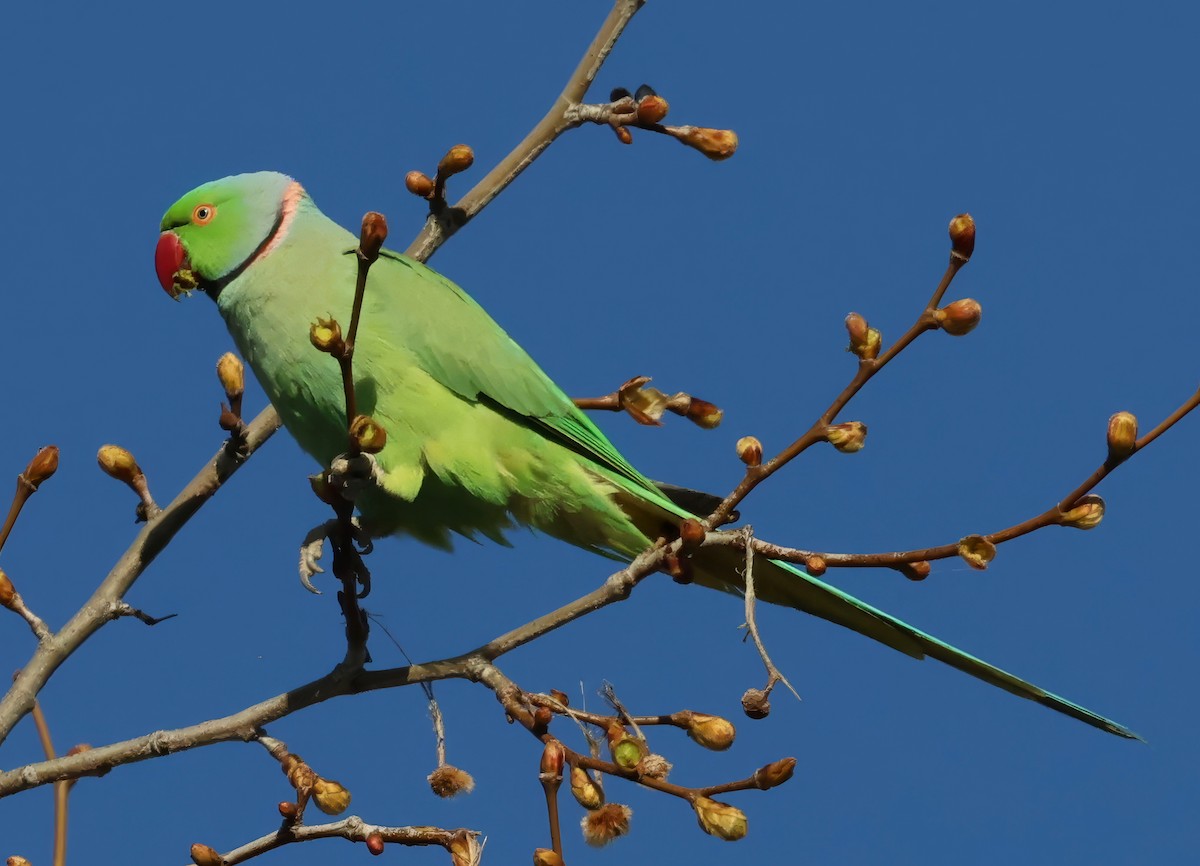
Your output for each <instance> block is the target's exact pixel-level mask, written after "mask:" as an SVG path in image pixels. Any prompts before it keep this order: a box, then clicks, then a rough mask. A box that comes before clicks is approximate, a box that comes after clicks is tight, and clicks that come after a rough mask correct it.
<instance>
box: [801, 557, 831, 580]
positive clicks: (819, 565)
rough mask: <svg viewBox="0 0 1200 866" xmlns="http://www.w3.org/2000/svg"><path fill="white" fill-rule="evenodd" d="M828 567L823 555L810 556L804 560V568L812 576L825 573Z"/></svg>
mask: <svg viewBox="0 0 1200 866" xmlns="http://www.w3.org/2000/svg"><path fill="white" fill-rule="evenodd" d="M828 567H829V566H827V565H826V564H825V557H823V556H810V557H809V558H808V559H807V560H805V562H804V570H805V571H807V572H808V573H809V574H810V575H812V576H813V577H820V576H821V575H822V574H824V573H825V571H826V570H827V569H828Z"/></svg>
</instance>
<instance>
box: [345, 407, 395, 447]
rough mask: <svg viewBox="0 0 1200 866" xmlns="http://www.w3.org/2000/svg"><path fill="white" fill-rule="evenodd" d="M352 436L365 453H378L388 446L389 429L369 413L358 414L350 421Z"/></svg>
mask: <svg viewBox="0 0 1200 866" xmlns="http://www.w3.org/2000/svg"><path fill="white" fill-rule="evenodd" d="M350 436H351V438H352V439H354V444H355V445H357V446H358V450H359V451H361V452H363V453H364V454H378V453H379V452H380V451H382V450H383V449H384V447H386V446H387V430H385V429H384V428H383V426H382V425H381V424H380V423H379V422H378V421H376V420H375V419H374V418H371V417H369V416H367V415H356V416H355V418H354V420H353V421H352V422H351V423H350Z"/></svg>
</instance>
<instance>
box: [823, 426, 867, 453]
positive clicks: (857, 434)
mask: <svg viewBox="0 0 1200 866" xmlns="http://www.w3.org/2000/svg"><path fill="white" fill-rule="evenodd" d="M825 438H826V439H828V440H829V444H830V445H832V446H833V447H834V448H836V449H837V450H838V451H841V452H842V453H843V454H853V453H854V452H855V451H861V450H862V449H863V446H864V445H866V444H867V425H866V424H864V423H863V422H861V421H847V422H846V423H845V424H832V425H830V426H829V427H826V428H825Z"/></svg>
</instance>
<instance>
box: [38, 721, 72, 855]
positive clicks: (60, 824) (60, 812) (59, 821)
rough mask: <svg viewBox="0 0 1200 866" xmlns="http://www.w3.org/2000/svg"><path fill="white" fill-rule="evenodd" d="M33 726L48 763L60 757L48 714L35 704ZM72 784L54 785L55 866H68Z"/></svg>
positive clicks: (66, 782) (60, 783) (57, 783)
mask: <svg viewBox="0 0 1200 866" xmlns="http://www.w3.org/2000/svg"><path fill="white" fill-rule="evenodd" d="M32 715H33V725H34V727H35V728H37V734H38V740H39V741H40V742H41V744H42V751H43V752H45V754H46V760H47V761H53V760H54V759H55V758H56V757H58V753H57V752H55V751H54V741H53V740H52V739H51V737H50V725H49V724H47V722H46V714H45V713H43V712H42V705H41V704H40V703H39V702H37V701H34V702H33V710H32ZM71 784H72V783H71V782H70V781H65V780H64V781H62V782H55V783H54V866H66V862H67V811H68V810H67V806H68V801H69V800H70V796H71Z"/></svg>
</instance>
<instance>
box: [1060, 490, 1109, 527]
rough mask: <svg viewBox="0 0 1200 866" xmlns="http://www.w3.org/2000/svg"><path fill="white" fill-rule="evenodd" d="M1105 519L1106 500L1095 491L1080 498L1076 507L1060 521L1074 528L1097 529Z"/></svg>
mask: <svg viewBox="0 0 1200 866" xmlns="http://www.w3.org/2000/svg"><path fill="white" fill-rule="evenodd" d="M1103 519H1104V500H1103V499H1101V498H1100V497H1099V496H1097V495H1096V494H1094V493H1089V494H1088V495H1087V496H1084V497H1082V498H1080V499H1079V500H1078V501H1077V502H1076V503H1075V507H1074V508H1072V509H1070V510H1069V511H1067V512H1065V513H1064V514H1063V516H1062V517H1061V518H1060V520H1059V523H1061V524H1062V525H1063V526H1070V527H1071V528H1072V529H1095V528H1096V527H1097V526H1099V525H1100V521H1101V520H1103Z"/></svg>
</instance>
